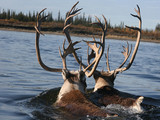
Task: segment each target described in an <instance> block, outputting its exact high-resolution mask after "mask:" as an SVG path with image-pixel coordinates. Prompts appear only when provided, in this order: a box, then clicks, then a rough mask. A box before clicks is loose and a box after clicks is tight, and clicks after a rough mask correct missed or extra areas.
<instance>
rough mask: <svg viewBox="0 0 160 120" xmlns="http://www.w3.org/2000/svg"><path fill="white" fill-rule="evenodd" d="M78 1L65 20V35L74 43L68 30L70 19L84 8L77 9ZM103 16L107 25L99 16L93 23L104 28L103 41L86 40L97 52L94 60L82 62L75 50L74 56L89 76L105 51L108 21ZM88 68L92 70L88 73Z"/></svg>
mask: <svg viewBox="0 0 160 120" xmlns="http://www.w3.org/2000/svg"><path fill="white" fill-rule="evenodd" d="M78 3H79V2H77V3H76V4H75V5H73V7H72V8H71V10H70V11H69V12H68V14H67V16H66V20H65V22H64V28H63V31H64V33H65V35H66V37H67V40H68V42H69V43H70V44H72V40H71V37H70V34H69V31H68V29H69V27H70V26H71V23H69V20H70V19H71V18H72V17H74V16H76V15H78V14H79V13H78V12H79V11H80V10H82V8H81V9H76V5H77V4H78ZM103 18H104V20H105V26H103V24H102V23H101V22H100V20H99V19H98V18H97V17H96V19H97V21H98V22H97V23H93V24H97V25H99V26H100V27H101V28H102V30H103V33H102V42H96V41H90V42H89V41H85V42H86V43H87V45H88V46H89V47H91V49H92V50H93V51H94V52H95V53H96V56H95V59H94V61H93V62H92V63H91V64H90V65H88V66H86V65H85V64H84V63H82V61H81V60H79V58H78V56H77V54H76V52H75V51H74V52H73V56H74V57H75V59H76V61H77V62H78V63H79V64H81V65H82V67H83V68H84V69H83V71H84V72H85V74H86V76H87V77H91V76H92V74H93V72H94V71H95V69H96V67H97V65H98V63H99V61H100V58H101V56H102V55H103V52H104V47H105V35H106V31H107V21H106V18H105V17H104V16H103ZM90 43H94V44H99V46H100V47H99V48H96V47H93V46H92V45H91V44H90ZM94 46H95V45H94ZM73 49H74V48H73ZM100 49H101V52H100V53H99V50H100ZM93 65H94V66H93ZM92 66H93V68H92V69H91V67H92ZM87 70H90V72H89V73H88V72H87Z"/></svg>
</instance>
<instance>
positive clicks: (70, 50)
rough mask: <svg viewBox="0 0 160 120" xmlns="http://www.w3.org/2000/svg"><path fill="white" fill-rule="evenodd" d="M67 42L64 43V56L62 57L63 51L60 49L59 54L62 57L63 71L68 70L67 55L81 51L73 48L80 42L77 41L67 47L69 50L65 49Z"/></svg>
mask: <svg viewBox="0 0 160 120" xmlns="http://www.w3.org/2000/svg"><path fill="white" fill-rule="evenodd" d="M65 41H66V40H64V42H63V55H62V53H61V50H60V48H59V54H60V56H61V58H62V63H63V69H67V65H66V57H67V55H68V54H71V53H73V51H76V50H78V49H80V48H75V49H73V46H74V45H76V44H77V43H79V42H80V41H76V42H74V43H72V44H71V43H70V44H69V46H68V47H67V49H65V47H64V46H65Z"/></svg>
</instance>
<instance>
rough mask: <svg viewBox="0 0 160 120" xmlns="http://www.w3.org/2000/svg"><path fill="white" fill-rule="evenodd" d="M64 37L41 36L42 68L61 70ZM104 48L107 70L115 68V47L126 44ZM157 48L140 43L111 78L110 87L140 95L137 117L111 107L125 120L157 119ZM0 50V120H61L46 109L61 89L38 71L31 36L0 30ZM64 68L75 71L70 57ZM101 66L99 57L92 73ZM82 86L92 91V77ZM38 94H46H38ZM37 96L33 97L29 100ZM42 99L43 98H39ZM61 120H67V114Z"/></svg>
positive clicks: (55, 78)
mask: <svg viewBox="0 0 160 120" xmlns="http://www.w3.org/2000/svg"><path fill="white" fill-rule="evenodd" d="M64 38H65V37H64V36H60V35H46V36H42V37H41V39H40V49H41V54H42V59H43V61H44V62H45V63H46V64H47V65H48V66H51V67H57V68H62V64H61V59H60V57H59V53H58V47H59V46H61V45H62V43H63V40H64ZM72 39H73V40H82V39H85V40H91V38H85V37H84V38H82V37H81V38H79V37H73V38H72ZM129 43H132V44H133V45H134V43H135V42H134V41H129ZM108 44H109V45H110V56H109V58H110V65H111V69H115V68H116V67H118V66H119V65H120V64H121V62H122V60H123V55H122V54H121V51H122V47H121V46H122V45H124V44H126V42H125V41H119V40H110V39H107V40H106V46H107V45H108ZM79 46H83V47H84V49H81V50H79V51H78V54H79V56H82V58H83V61H84V62H86V58H87V57H86V54H84V53H86V51H87V47H86V44H84V43H83V42H81V43H80V44H78V45H77V47H79ZM159 48H160V44H156V43H148V42H141V44H140V47H139V50H138V53H137V55H136V58H135V61H134V63H133V65H132V67H131V68H130V69H129V70H128V71H126V72H124V73H122V74H119V75H118V76H117V78H116V80H115V88H117V89H118V90H120V91H123V92H127V93H130V94H133V95H142V96H145V99H144V102H143V107H144V108H145V110H146V111H145V112H144V113H143V114H132V115H130V114H129V115H128V113H125V110H124V113H123V112H122V111H123V110H122V109H123V108H122V109H121V108H120V109H119V108H118V107H116V108H118V109H116V110H115V111H117V112H119V113H120V114H121V115H122V118H124V116H125V118H126V116H128V117H127V118H128V119H131V118H133V119H139V118H140V119H144V120H145V119H154V118H157V119H160V116H159V114H160V108H159V106H160V102H159V101H160V88H159V86H160V67H159V65H160V57H159V54H158V53H159ZM0 51H1V52H0V86H1V87H0V91H1V93H0V118H1V119H4V120H5V119H15V120H22V119H23V120H31V119H34V117H35V116H38V119H40V118H41V119H43V118H46V119H63V115H64V114H65V113H63V111H61V110H57V109H56V108H53V107H52V108H51V107H50V104H51V103H52V102H54V100H55V99H56V94H57V92H58V91H57V89H58V88H57V87H61V85H62V83H63V79H62V77H61V73H51V72H47V71H45V70H43V69H42V68H41V67H40V66H39V64H38V62H37V58H36V52H35V34H34V33H24V32H11V31H0ZM57 63H58V64H57ZM67 65H68V68H70V69H74V70H76V69H78V68H79V65H78V64H77V63H76V62H75V60H74V58H73V57H72V55H70V56H68V57H67ZM105 67H106V66H105V58H104V57H103V58H102V60H101V62H100V64H99V67H98V69H100V70H102V69H104V70H105V69H106V68H105ZM87 84H88V88H93V86H94V80H93V78H89V79H87ZM53 88H55V89H53ZM44 90H49V91H48V92H45V93H43V94H40V93H42V92H43V91H44ZM39 94H40V95H39ZM37 95H39V97H35V96H37ZM44 96H45V98H42V97H44ZM40 98H41V99H40ZM111 107H113V106H108V108H111ZM108 108H104V109H108ZM121 112H122V113H121ZM42 113H43V114H42ZM124 114H126V115H124ZM65 115H66V118H65V119H67V117H68V115H67V114H65ZM40 116H41V117H40ZM85 119H87V118H85ZM88 119H89V118H88ZM96 119H98V118H96Z"/></svg>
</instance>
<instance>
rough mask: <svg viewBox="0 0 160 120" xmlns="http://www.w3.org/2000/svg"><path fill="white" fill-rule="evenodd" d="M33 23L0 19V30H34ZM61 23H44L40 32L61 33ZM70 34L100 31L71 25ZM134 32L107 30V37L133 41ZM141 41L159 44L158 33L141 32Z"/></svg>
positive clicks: (91, 27)
mask: <svg viewBox="0 0 160 120" xmlns="http://www.w3.org/2000/svg"><path fill="white" fill-rule="evenodd" d="M34 26H35V22H22V21H18V20H15V19H10V20H8V19H0V28H15V29H25V30H34ZM63 27H64V25H63V23H62V22H56V21H54V22H44V23H43V24H42V30H43V31H47V32H62V30H63ZM70 32H71V33H73V34H77V35H93V34H94V35H97V36H99V35H101V29H100V28H98V27H96V26H84V25H82V24H78V25H72V26H71V28H70ZM136 34H137V33H136V32H135V31H134V30H130V29H128V28H118V27H116V28H108V32H107V36H108V37H109V38H114V39H135V38H136ZM142 40H145V41H150V42H160V32H158V31H148V30H143V31H142Z"/></svg>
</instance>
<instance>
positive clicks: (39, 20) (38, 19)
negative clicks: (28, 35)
mask: <svg viewBox="0 0 160 120" xmlns="http://www.w3.org/2000/svg"><path fill="white" fill-rule="evenodd" d="M44 10H46V8H45V9H43V10H41V12H40V13H39V14H38V15H37V24H36V26H35V30H36V53H37V59H38V62H39V64H40V65H41V67H42V68H43V69H45V70H47V71H50V72H62V69H59V68H51V67H48V66H47V65H45V64H44V63H43V61H42V59H41V55H40V49H39V38H40V34H42V33H41V23H42V21H43V20H44V19H45V18H46V17H48V15H47V16H44V17H42V18H40V17H41V13H42V12H44ZM42 35H43V34H42Z"/></svg>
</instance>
